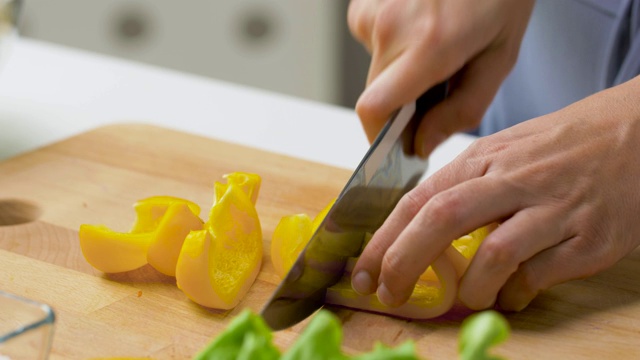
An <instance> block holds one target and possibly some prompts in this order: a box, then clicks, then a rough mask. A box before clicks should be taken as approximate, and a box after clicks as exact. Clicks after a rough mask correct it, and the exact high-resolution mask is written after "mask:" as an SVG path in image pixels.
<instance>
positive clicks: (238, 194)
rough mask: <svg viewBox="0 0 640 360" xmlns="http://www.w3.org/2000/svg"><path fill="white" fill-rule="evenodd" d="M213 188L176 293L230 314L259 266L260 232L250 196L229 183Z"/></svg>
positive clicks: (184, 252) (251, 190)
mask: <svg viewBox="0 0 640 360" xmlns="http://www.w3.org/2000/svg"><path fill="white" fill-rule="evenodd" d="M227 179H228V183H227V184H221V183H217V182H216V184H215V185H214V189H215V191H214V192H215V194H216V198H215V200H214V204H213V206H212V207H211V212H210V214H209V220H208V222H207V224H206V225H205V228H204V230H201V231H193V232H191V233H190V234H189V235H188V236H187V238H186V239H185V242H184V244H183V246H182V249H181V251H180V255H179V257H178V263H177V266H176V281H177V284H178V287H179V288H180V289H181V290H182V291H183V292H184V293H185V294H186V295H187V296H188V297H189V298H190V299H191V300H193V301H194V302H196V303H198V304H200V305H203V306H206V307H211V308H217V309H231V308H233V307H235V306H236V305H237V304H238V303H239V302H240V300H241V299H242V297H243V296H244V295H245V294H246V292H247V291H248V290H249V288H250V287H251V285H252V284H253V282H254V280H255V278H256V277H257V275H258V272H259V271H260V265H261V264H262V228H261V226H260V220H259V218H258V213H257V212H256V209H255V206H254V205H253V202H252V200H251V196H252V194H257V192H258V189H257V187H258V186H259V182H253V186H243V185H242V184H241V183H238V182H236V178H234V177H228V178H227Z"/></svg>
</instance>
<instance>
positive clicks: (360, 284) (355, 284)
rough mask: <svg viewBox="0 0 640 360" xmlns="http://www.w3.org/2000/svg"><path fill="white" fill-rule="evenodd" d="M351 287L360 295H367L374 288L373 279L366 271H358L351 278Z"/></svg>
mask: <svg viewBox="0 0 640 360" xmlns="http://www.w3.org/2000/svg"><path fill="white" fill-rule="evenodd" d="M351 287H352V288H353V290H354V291H355V292H357V293H358V294H360V295H369V294H371V293H373V292H374V291H375V290H376V289H375V288H374V287H373V280H372V279H371V275H369V273H368V272H366V271H364V270H361V271H358V272H357V273H356V274H355V275H354V276H353V278H352V279H351Z"/></svg>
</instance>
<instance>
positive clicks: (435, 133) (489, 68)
mask: <svg viewBox="0 0 640 360" xmlns="http://www.w3.org/2000/svg"><path fill="white" fill-rule="evenodd" d="M514 61H515V58H513V57H511V54H509V53H508V50H507V49H504V48H500V49H497V50H493V49H492V50H487V51H485V52H483V53H482V54H481V55H479V56H478V57H477V58H476V59H474V60H473V61H471V62H470V63H468V64H467V65H466V66H465V68H464V69H463V70H461V71H460V72H459V73H458V74H456V81H455V82H452V84H450V91H449V96H448V97H447V99H445V100H444V101H443V102H441V103H440V104H438V105H436V106H435V107H434V108H433V109H432V110H431V111H429V112H428V113H427V114H425V116H424V118H423V120H422V121H421V123H420V125H419V127H418V129H417V131H416V140H415V144H416V148H415V151H416V153H417V154H418V155H419V156H421V157H427V156H429V154H430V153H431V152H432V151H433V149H435V148H436V147H437V146H438V145H439V144H440V143H442V142H443V141H444V140H446V139H447V138H448V137H449V136H451V135H452V134H453V133H455V132H458V131H464V130H471V129H473V128H475V127H477V126H478V124H480V121H481V120H482V117H483V115H484V113H485V112H486V110H487V108H488V107H489V105H490V104H491V101H492V100H493V97H494V96H495V94H496V92H497V91H498V88H499V87H500V84H501V83H502V81H503V80H504V78H505V77H506V76H507V74H508V73H509V71H510V70H511V68H512V66H513V64H514Z"/></svg>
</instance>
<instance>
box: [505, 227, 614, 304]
mask: <svg viewBox="0 0 640 360" xmlns="http://www.w3.org/2000/svg"><path fill="white" fill-rule="evenodd" d="M583 240H584V239H582V238H581V237H573V238H570V239H568V240H566V241H564V242H561V243H560V244H558V245H557V246H554V247H552V248H549V249H547V250H545V251H543V252H541V253H539V254H538V255H536V256H535V257H533V258H531V259H530V260H528V261H526V262H524V263H522V264H521V265H520V267H519V268H518V271H516V272H515V273H514V274H513V275H512V276H511V277H510V278H509V280H508V281H507V283H506V284H505V285H504V287H503V288H502V291H500V294H499V296H498V304H499V306H500V307H501V308H502V309H504V310H507V311H520V310H522V309H524V308H525V307H527V305H529V303H530V302H531V300H533V299H534V298H535V297H536V296H537V295H538V293H540V292H541V291H543V290H546V289H549V288H551V287H552V286H554V285H557V284H560V283H563V282H567V281H569V280H574V279H582V278H585V277H588V276H591V275H593V274H595V273H597V272H599V271H601V270H603V269H605V268H608V267H609V266H611V265H612V264H613V262H614V261H608V260H606V261H603V256H602V255H603V254H602V253H601V252H600V251H593V249H588V248H585V246H584V245H583V244H582V242H583Z"/></svg>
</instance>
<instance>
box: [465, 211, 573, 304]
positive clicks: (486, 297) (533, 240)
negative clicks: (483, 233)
mask: <svg viewBox="0 0 640 360" xmlns="http://www.w3.org/2000/svg"><path fill="white" fill-rule="evenodd" d="M565 217H566V215H565V214H563V213H562V212H561V211H560V210H555V209H552V208H549V207H543V206H536V207H531V208H526V209H524V210H521V211H519V212H517V213H516V214H515V215H514V216H512V217H511V218H509V219H508V220H506V221H505V222H503V223H502V224H501V225H500V226H499V227H498V228H496V229H495V230H494V231H493V232H492V233H491V234H489V236H487V238H486V239H485V240H484V241H483V243H482V244H481V245H480V248H479V249H478V251H477V252H476V254H475V256H474V258H473V260H472V261H471V264H470V265H469V268H468V269H467V271H466V273H465V274H464V276H463V277H462V280H461V282H460V290H459V298H460V301H461V302H462V303H463V304H465V305H466V306H467V307H468V308H470V309H474V310H480V309H486V308H489V307H491V306H493V304H494V303H495V302H496V298H497V295H498V292H499V291H500V289H501V288H502V287H503V286H504V284H505V283H506V282H507V280H508V279H509V277H510V276H511V274H513V273H515V272H516V270H517V269H518V266H519V265H520V263H522V262H524V261H526V260H527V259H529V258H531V257H533V256H535V255H536V254H538V253H539V252H541V251H543V250H545V249H547V248H550V247H553V246H555V245H556V244H558V243H559V242H561V241H562V240H564V239H566V229H565V227H564V226H563V224H565V221H564V218H565Z"/></svg>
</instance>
